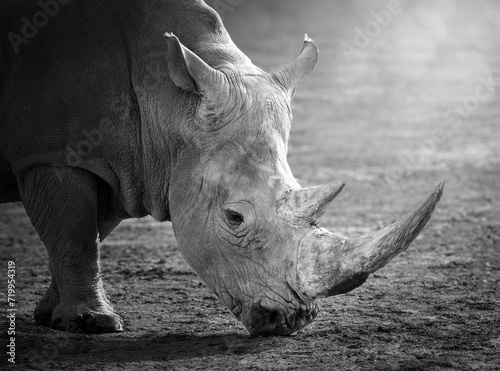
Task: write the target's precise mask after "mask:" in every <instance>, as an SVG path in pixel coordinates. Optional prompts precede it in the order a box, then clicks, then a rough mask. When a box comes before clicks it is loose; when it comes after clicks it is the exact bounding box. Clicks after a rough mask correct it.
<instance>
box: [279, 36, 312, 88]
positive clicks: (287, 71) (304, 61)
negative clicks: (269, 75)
mask: <svg viewBox="0 0 500 371" xmlns="http://www.w3.org/2000/svg"><path fill="white" fill-rule="evenodd" d="M318 53H319V51H318V47H317V46H316V44H315V43H314V41H313V40H312V39H311V38H309V36H307V35H305V38H304V45H303V47H302V51H301V52H300V55H299V56H298V57H297V58H296V59H295V60H294V61H293V62H292V63H290V64H288V65H286V66H285V67H284V68H283V70H282V71H280V72H277V73H275V74H274V75H275V77H276V78H277V79H278V81H279V82H280V83H281V85H283V86H284V87H285V89H286V90H288V91H289V92H290V94H293V91H294V90H295V87H296V86H297V84H298V82H299V81H300V80H301V79H302V78H303V77H305V76H306V75H308V74H309V73H310V72H311V71H312V70H313V69H314V66H316V62H317V61H318Z"/></svg>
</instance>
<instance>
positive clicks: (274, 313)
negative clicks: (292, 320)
mask: <svg viewBox="0 0 500 371" xmlns="http://www.w3.org/2000/svg"><path fill="white" fill-rule="evenodd" d="M278 319H279V313H278V311H277V310H273V311H272V312H271V315H270V316H269V323H275V322H276V321H278Z"/></svg>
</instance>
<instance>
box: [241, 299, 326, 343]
mask: <svg viewBox="0 0 500 371" xmlns="http://www.w3.org/2000/svg"><path fill="white" fill-rule="evenodd" d="M318 313H319V307H318V305H317V304H316V303H310V304H308V305H305V304H303V305H301V306H300V307H299V308H298V309H293V310H292V309H283V307H280V308H269V307H267V306H265V305H264V304H263V303H262V302H258V303H256V304H253V305H252V307H251V309H250V311H249V316H248V318H243V319H242V320H243V324H244V325H245V327H246V328H247V330H248V331H249V332H250V334H252V335H253V336H273V335H274V336H276V335H282V336H286V335H291V334H293V333H294V332H297V331H299V330H301V329H302V328H304V327H305V326H306V325H308V324H309V323H310V322H312V320H314V318H316V316H317V315H318Z"/></svg>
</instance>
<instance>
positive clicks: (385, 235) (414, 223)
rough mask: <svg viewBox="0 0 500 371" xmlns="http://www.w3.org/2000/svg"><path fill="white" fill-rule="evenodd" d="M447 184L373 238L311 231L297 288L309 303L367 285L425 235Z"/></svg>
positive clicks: (300, 259)
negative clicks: (349, 236) (420, 236)
mask: <svg viewBox="0 0 500 371" xmlns="http://www.w3.org/2000/svg"><path fill="white" fill-rule="evenodd" d="M443 187H444V183H441V184H440V185H439V186H438V187H437V189H436V191H435V192H434V193H432V194H431V195H430V196H429V197H428V198H427V200H426V201H425V202H424V203H422V204H421V205H420V206H419V207H418V208H416V209H415V210H414V211H413V212H411V213H409V214H408V215H407V216H406V217H404V218H403V219H401V220H400V221H398V222H396V223H394V224H392V225H390V226H389V227H387V228H384V229H381V230H379V231H377V232H374V233H372V234H369V235H366V236H361V237H358V238H354V239H349V238H347V237H344V236H342V235H339V234H336V233H330V232H328V231H327V230H325V229H319V228H316V229H314V230H312V231H310V232H309V233H308V234H307V235H306V236H305V237H304V238H303V239H302V241H301V242H300V246H299V253H298V257H297V258H298V259H297V284H298V289H299V291H300V292H301V294H302V295H303V296H304V297H306V298H309V299H315V298H317V297H325V296H332V295H338V294H343V293H345V292H348V291H350V290H352V289H354V288H356V287H358V286H360V285H361V284H362V283H363V282H365V281H366V279H367V278H368V276H369V275H370V273H373V272H375V271H376V270H378V269H380V268H382V267H383V266H384V265H386V264H387V263H388V262H389V261H390V260H391V259H392V258H394V257H395V256H396V255H397V254H399V253H400V252H402V251H404V250H406V249H407V248H408V246H409V245H410V244H411V242H412V241H413V240H414V239H415V238H416V237H417V235H418V234H419V233H420V232H421V231H422V229H423V228H424V226H425V224H426V223H427V221H428V220H429V218H430V217H431V214H432V212H433V211H434V208H435V206H436V204H437V203H438V201H439V199H440V198H441V195H442V192H443Z"/></svg>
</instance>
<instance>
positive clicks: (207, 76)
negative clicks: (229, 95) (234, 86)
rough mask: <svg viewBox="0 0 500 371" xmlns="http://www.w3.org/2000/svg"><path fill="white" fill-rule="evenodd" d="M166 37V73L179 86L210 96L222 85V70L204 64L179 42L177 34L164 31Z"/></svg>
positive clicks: (223, 81)
mask: <svg viewBox="0 0 500 371" xmlns="http://www.w3.org/2000/svg"><path fill="white" fill-rule="evenodd" d="M164 36H165V37H166V38H167V42H168V50H167V63H168V73H169V75H170V78H171V79H172V81H173V82H174V83H175V85H177V86H178V87H179V88H181V89H184V90H187V91H191V92H193V93H196V94H199V95H202V96H205V97H210V96H212V95H215V94H216V93H217V92H218V91H219V92H220V91H221V89H222V88H223V87H224V83H225V79H224V75H223V73H222V72H220V71H217V70H215V69H213V68H212V67H210V66H209V65H208V64H206V63H205V62H204V61H203V60H202V59H201V58H200V57H198V56H197V55H196V54H195V53H193V52H192V51H191V50H189V49H188V48H186V47H185V46H184V45H182V44H181V42H180V41H179V39H178V38H177V36H175V35H174V34H172V33H169V32H167V33H165V34H164Z"/></svg>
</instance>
